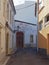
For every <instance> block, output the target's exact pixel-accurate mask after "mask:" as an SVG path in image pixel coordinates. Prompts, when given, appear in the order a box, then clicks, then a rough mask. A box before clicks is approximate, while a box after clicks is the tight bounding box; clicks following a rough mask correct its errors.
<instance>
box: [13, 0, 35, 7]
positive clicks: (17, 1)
mask: <svg viewBox="0 0 49 65" xmlns="http://www.w3.org/2000/svg"><path fill="white" fill-rule="evenodd" d="M13 1H14V5H15V6H16V5H19V4H22V3H24V2H25V1H36V0H13Z"/></svg>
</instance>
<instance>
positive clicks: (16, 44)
mask: <svg viewBox="0 0 49 65" xmlns="http://www.w3.org/2000/svg"><path fill="white" fill-rule="evenodd" d="M19 33H20V34H21V33H22V37H23V38H22V41H23V42H22V48H23V47H24V33H23V32H21V31H18V32H17V33H16V47H17V48H19V45H17V44H18V43H17V35H18V34H19ZM20 47H21V45H20Z"/></svg>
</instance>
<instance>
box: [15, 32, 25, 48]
mask: <svg viewBox="0 0 49 65" xmlns="http://www.w3.org/2000/svg"><path fill="white" fill-rule="evenodd" d="M23 44H24V34H23V32H17V33H16V46H17V48H23Z"/></svg>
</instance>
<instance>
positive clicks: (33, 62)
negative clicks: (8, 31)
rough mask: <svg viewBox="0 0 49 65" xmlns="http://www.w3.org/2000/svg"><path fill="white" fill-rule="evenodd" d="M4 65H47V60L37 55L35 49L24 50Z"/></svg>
mask: <svg viewBox="0 0 49 65" xmlns="http://www.w3.org/2000/svg"><path fill="white" fill-rule="evenodd" d="M6 65H49V59H48V58H47V57H46V56H44V55H43V56H41V55H39V54H37V52H36V49H33V48H26V49H21V50H18V51H17V52H16V53H15V54H14V55H12V56H11V58H10V60H9V61H8V63H7V64H6Z"/></svg>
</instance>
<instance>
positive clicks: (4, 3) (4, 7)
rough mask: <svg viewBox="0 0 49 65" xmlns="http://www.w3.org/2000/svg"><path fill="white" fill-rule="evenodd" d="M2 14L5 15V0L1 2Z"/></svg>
mask: <svg viewBox="0 0 49 65" xmlns="http://www.w3.org/2000/svg"><path fill="white" fill-rule="evenodd" d="M3 16H5V1H4V2H3Z"/></svg>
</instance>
